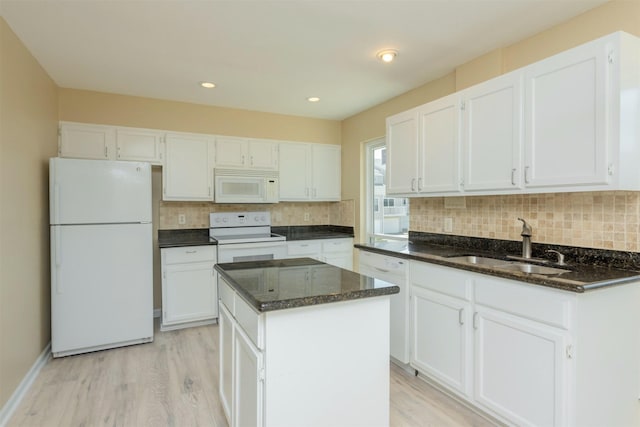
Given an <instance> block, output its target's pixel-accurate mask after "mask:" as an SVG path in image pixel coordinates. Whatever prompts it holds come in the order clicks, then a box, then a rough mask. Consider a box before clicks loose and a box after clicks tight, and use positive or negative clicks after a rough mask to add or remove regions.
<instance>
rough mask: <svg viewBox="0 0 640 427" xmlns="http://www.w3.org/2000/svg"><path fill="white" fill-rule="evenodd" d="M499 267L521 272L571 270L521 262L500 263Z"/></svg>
mask: <svg viewBox="0 0 640 427" xmlns="http://www.w3.org/2000/svg"><path fill="white" fill-rule="evenodd" d="M499 268H500V269H502V270H509V271H521V272H523V273H531V274H549V275H550V274H562V273H568V272H570V271H571V270H565V269H563V268H555V267H546V266H543V265H535V264H522V263H509V264H505V265H501V266H500V267H499Z"/></svg>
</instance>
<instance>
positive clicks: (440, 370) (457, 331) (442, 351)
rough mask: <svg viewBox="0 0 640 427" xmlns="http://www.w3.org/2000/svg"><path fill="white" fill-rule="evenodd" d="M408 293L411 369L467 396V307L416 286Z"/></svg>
mask: <svg viewBox="0 0 640 427" xmlns="http://www.w3.org/2000/svg"><path fill="white" fill-rule="evenodd" d="M411 292H412V294H411V309H412V310H411V313H412V317H413V319H412V322H411V324H412V326H413V330H412V332H411V335H412V346H413V354H412V355H411V366H413V367H414V368H416V369H418V370H419V371H421V372H423V373H425V374H427V375H429V376H430V377H432V378H434V379H435V380H437V381H439V382H441V383H442V384H444V385H446V386H448V387H450V388H451V389H453V390H455V391H458V392H460V393H462V394H464V395H466V396H469V395H470V391H471V390H470V385H471V378H470V376H471V375H470V372H471V363H470V360H471V353H470V347H471V346H470V341H471V334H470V326H469V325H470V323H471V322H470V319H471V305H470V304H469V303H467V302H465V301H462V300H458V299H456V298H451V297H448V296H446V295H441V294H438V293H435V292H431V291H427V290H425V289H422V288H420V287H416V286H413V287H412V288H411Z"/></svg>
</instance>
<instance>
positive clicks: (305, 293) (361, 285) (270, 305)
mask: <svg viewBox="0 0 640 427" xmlns="http://www.w3.org/2000/svg"><path fill="white" fill-rule="evenodd" d="M215 269H216V270H217V271H218V272H219V273H220V275H221V276H222V277H223V278H224V279H225V280H226V281H227V282H228V283H229V284H230V285H231V286H232V287H233V288H234V289H235V290H236V291H237V292H238V294H239V295H240V296H241V297H242V298H243V299H244V300H245V301H247V303H248V304H249V305H251V306H252V307H253V308H254V309H255V310H256V311H257V312H258V313H263V312H267V311H273V310H283V309H288V308H296V307H306V306H312V305H318V304H327V303H332V302H340V301H350V300H356V299H361V298H369V297H376V296H382V295H391V294H397V293H398V292H400V288H399V287H398V286H396V285H392V284H390V283H388V282H385V281H382V280H378V279H373V278H371V277H367V276H363V275H360V274H358V273H354V272H353V271H349V270H344V269H342V268H339V267H334V266H332V265H329V264H325V263H323V262H320V261H316V260H313V259H311V258H293V259H282V260H273V261H249V262H234V263H227V264H216V266H215ZM307 277H308V279H307ZM305 281H306V283H305Z"/></svg>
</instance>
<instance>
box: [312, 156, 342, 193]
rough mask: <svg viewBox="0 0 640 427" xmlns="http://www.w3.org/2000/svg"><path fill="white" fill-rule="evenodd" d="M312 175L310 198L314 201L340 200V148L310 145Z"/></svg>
mask: <svg viewBox="0 0 640 427" xmlns="http://www.w3.org/2000/svg"><path fill="white" fill-rule="evenodd" d="M311 147H312V148H311V158H312V160H313V164H312V167H311V173H312V174H313V177H312V182H313V187H312V189H311V196H312V198H313V199H314V200H318V201H320V200H327V201H339V200H340V194H341V189H340V182H341V181H340V176H341V163H340V146H337V145H324V144H313V145H311Z"/></svg>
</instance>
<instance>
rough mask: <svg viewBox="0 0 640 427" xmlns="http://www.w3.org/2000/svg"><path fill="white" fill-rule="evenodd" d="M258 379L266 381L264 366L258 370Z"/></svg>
mask: <svg viewBox="0 0 640 427" xmlns="http://www.w3.org/2000/svg"><path fill="white" fill-rule="evenodd" d="M258 380H260V381H264V368H261V369H260V370H259V371H258Z"/></svg>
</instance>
